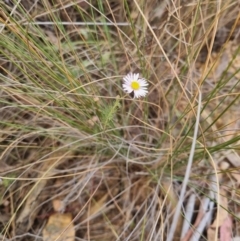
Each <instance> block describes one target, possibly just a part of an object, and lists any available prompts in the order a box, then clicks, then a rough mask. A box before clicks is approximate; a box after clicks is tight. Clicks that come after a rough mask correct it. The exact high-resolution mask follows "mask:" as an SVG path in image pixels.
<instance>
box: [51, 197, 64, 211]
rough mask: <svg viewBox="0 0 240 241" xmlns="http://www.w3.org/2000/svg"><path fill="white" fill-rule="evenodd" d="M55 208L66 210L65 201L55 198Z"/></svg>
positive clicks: (56, 209) (53, 203)
mask: <svg viewBox="0 0 240 241" xmlns="http://www.w3.org/2000/svg"><path fill="white" fill-rule="evenodd" d="M52 205H53V209H54V211H55V212H62V211H64V203H63V201H62V200H59V199H54V200H53V201H52Z"/></svg>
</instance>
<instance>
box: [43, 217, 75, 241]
mask: <svg viewBox="0 0 240 241" xmlns="http://www.w3.org/2000/svg"><path fill="white" fill-rule="evenodd" d="M43 240H44V241H53V240H54V241H74V240H75V229H74V225H73V222H72V215H71V214H70V213H64V214H61V213H56V214H53V215H52V216H50V218H49V220H48V223H47V225H46V226H45V228H44V229H43Z"/></svg>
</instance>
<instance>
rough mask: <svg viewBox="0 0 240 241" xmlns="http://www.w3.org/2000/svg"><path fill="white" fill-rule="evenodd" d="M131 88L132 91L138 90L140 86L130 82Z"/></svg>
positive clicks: (135, 82)
mask: <svg viewBox="0 0 240 241" xmlns="http://www.w3.org/2000/svg"><path fill="white" fill-rule="evenodd" d="M131 87H132V89H133V90H138V89H139V88H140V84H139V83H138V82H137V81H135V80H134V81H132V83H131Z"/></svg>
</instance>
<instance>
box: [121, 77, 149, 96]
mask: <svg viewBox="0 0 240 241" xmlns="http://www.w3.org/2000/svg"><path fill="white" fill-rule="evenodd" d="M123 80H124V82H123V85H122V87H123V90H124V91H125V92H127V93H128V94H130V93H132V92H133V94H134V98H139V97H144V96H145V95H146V94H147V92H148V90H147V87H146V86H148V83H147V81H146V79H144V78H139V74H133V73H129V74H128V75H126V76H125V77H124V78H123Z"/></svg>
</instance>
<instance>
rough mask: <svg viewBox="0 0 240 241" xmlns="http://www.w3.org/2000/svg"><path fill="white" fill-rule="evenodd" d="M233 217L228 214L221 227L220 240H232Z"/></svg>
mask: <svg viewBox="0 0 240 241" xmlns="http://www.w3.org/2000/svg"><path fill="white" fill-rule="evenodd" d="M232 226H233V223H232V219H231V218H230V216H228V217H227V218H226V219H225V220H224V222H223V224H222V226H221V227H220V241H231V240H232Z"/></svg>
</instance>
